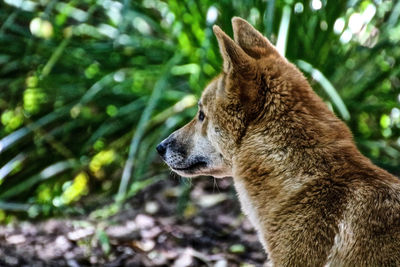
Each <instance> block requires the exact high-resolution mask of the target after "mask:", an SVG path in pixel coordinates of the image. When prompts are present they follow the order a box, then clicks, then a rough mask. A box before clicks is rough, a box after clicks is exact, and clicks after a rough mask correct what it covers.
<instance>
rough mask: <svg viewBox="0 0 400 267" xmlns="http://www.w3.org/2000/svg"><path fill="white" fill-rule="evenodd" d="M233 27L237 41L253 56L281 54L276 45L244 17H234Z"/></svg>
mask: <svg viewBox="0 0 400 267" xmlns="http://www.w3.org/2000/svg"><path fill="white" fill-rule="evenodd" d="M232 27H233V38H234V40H235V42H236V43H237V44H238V45H239V46H240V47H241V48H242V49H243V50H244V51H245V52H246V53H247V54H249V55H250V56H251V57H253V58H261V57H265V56H269V55H271V54H274V55H277V56H279V55H280V54H279V52H278V50H277V49H276V48H275V47H274V45H273V44H272V43H271V42H270V41H269V40H268V39H267V38H266V37H264V36H263V35H262V34H261V33H260V32H259V31H257V30H256V29H254V27H253V26H251V25H250V23H248V22H247V21H245V20H244V19H242V18H239V17H233V18H232Z"/></svg>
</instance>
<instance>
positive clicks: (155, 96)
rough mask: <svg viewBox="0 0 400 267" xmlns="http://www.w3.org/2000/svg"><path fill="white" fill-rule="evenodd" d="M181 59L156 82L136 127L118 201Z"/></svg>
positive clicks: (168, 66)
mask: <svg viewBox="0 0 400 267" xmlns="http://www.w3.org/2000/svg"><path fill="white" fill-rule="evenodd" d="M180 58H181V55H180V54H176V55H175V56H173V57H172V59H170V60H169V62H168V63H167V64H166V65H165V69H164V72H163V73H164V75H162V76H161V78H160V79H159V80H158V81H157V82H156V84H155V86H154V89H153V92H152V94H151V96H150V99H149V103H148V105H147V106H146V108H145V110H144V111H143V114H142V116H141V117H140V120H139V123H138V125H137V127H136V131H135V134H134V135H133V137H132V141H131V144H130V146H129V154H128V159H127V160H126V163H125V166H124V170H123V173H122V178H121V183H120V185H119V189H118V194H117V201H121V200H122V199H123V198H124V197H125V195H126V190H127V188H128V184H129V180H130V179H131V175H132V169H133V161H134V158H135V155H136V152H137V149H138V147H139V142H140V140H141V139H142V137H143V134H144V132H145V129H146V125H147V123H148V121H149V120H150V117H151V114H152V112H153V110H154V108H155V107H156V104H157V102H158V100H159V99H160V97H161V93H162V91H163V89H164V88H165V86H166V83H167V81H168V77H169V74H170V70H171V68H172V66H174V65H175V64H176V63H177V62H178V61H179V60H180Z"/></svg>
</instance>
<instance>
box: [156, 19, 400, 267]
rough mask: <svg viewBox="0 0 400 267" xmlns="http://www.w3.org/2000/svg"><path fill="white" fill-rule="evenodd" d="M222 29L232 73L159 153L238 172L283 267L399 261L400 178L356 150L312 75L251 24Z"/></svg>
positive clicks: (195, 166) (247, 206)
mask: <svg viewBox="0 0 400 267" xmlns="http://www.w3.org/2000/svg"><path fill="white" fill-rule="evenodd" d="M232 26H233V32H234V40H232V39H231V38H230V37H229V36H228V35H227V34H225V33H224V32H223V31H222V30H221V29H220V28H219V27H218V26H214V27H213V31H214V34H215V36H216V38H217V40H218V44H219V48H220V52H221V55H222V59H223V71H222V73H221V74H220V75H219V76H218V77H216V78H215V79H214V80H212V81H211V83H210V84H209V85H208V86H207V87H206V88H205V89H204V91H203V93H202V96H201V99H200V101H199V103H198V109H199V110H198V113H197V115H196V117H195V118H194V119H193V120H192V121H191V122H189V123H188V124H187V125H186V126H184V127H183V128H181V129H179V130H177V131H175V132H174V133H172V134H171V135H170V136H169V137H168V138H167V139H165V140H164V141H162V142H161V143H160V144H159V145H158V146H157V150H158V152H159V154H160V155H161V157H162V158H163V160H164V161H165V162H166V163H167V164H168V165H169V167H170V168H171V169H172V170H173V171H175V172H176V173H178V174H179V175H181V176H185V177H194V176H199V175H210V176H214V177H221V178H222V177H233V181H234V186H235V189H236V191H237V193H238V197H239V200H240V203H241V207H242V211H243V213H244V214H246V215H247V216H248V218H249V220H250V221H251V223H252V224H253V225H254V227H255V229H256V231H257V233H258V237H259V239H260V241H261V243H262V244H263V247H264V249H265V251H266V252H267V253H268V256H269V258H270V260H271V261H272V264H273V265H274V266H301V267H304V266H400V180H399V179H398V178H397V177H395V176H393V175H391V174H389V173H388V172H386V171H385V170H382V169H380V168H379V167H377V166H375V165H373V164H372V163H371V161H370V160H369V159H367V158H366V157H364V156H363V155H362V154H361V153H360V152H359V151H358V149H357V148H356V145H355V144H354V141H353V138H352V134H351V132H350V130H349V129H348V128H347V126H346V125H345V124H344V123H343V122H342V121H341V120H340V119H338V118H337V117H336V116H335V115H334V114H333V112H331V111H330V110H329V109H328V107H327V106H326V105H325V103H324V102H323V101H322V100H321V98H320V97H318V96H317V94H316V93H314V92H313V90H312V88H311V86H310V85H309V83H308V82H307V80H306V78H305V77H304V76H303V74H302V73H301V72H300V71H299V70H298V69H297V68H296V67H295V66H294V65H293V64H291V63H290V62H288V60H287V59H286V58H284V57H283V56H281V55H280V54H279V52H278V51H277V49H276V48H275V47H274V46H273V45H272V44H271V43H270V42H269V40H268V39H267V38H265V37H264V36H263V35H262V34H261V33H260V32H258V31H257V30H256V29H254V28H253V26H251V25H250V24H249V23H248V22H246V21H245V20H243V19H241V18H238V17H234V18H233V19H232Z"/></svg>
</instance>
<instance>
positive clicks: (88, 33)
mask: <svg viewBox="0 0 400 267" xmlns="http://www.w3.org/2000/svg"><path fill="white" fill-rule="evenodd" d="M0 5H1V8H0V21H1V24H0V25H1V26H0V111H1V116H0V123H1V127H0V200H1V202H0V220H1V221H10V220H11V219H12V218H13V217H7V216H11V215H7V214H8V213H7V212H4V211H3V210H11V211H17V212H18V211H21V212H23V213H22V214H28V215H29V216H31V217H35V216H49V215H54V214H57V213H65V212H68V211H71V212H79V211H80V210H79V209H78V207H79V206H80V205H79V200H80V199H81V198H82V197H83V196H87V197H86V198H87V199H90V196H101V197H102V198H103V197H110V196H114V195H115V194H117V192H118V193H119V194H118V196H119V197H118V200H123V199H124V198H126V197H127V196H131V195H132V194H134V193H135V192H137V190H138V188H140V189H142V188H143V186H145V185H148V184H150V183H149V182H143V181H147V179H148V178H150V177H155V176H156V175H157V174H160V173H161V172H163V171H165V166H162V167H161V166H159V165H157V164H155V163H154V162H155V159H156V158H157V156H156V153H155V150H154V147H155V145H156V144H157V143H158V142H159V141H161V140H162V139H163V138H165V137H166V136H167V135H168V134H169V133H170V132H172V130H173V129H175V128H177V127H179V126H181V125H182V124H183V123H185V122H186V121H188V120H189V118H190V117H191V116H192V115H193V114H194V112H195V110H196V108H195V104H196V97H197V96H199V94H200V92H201V91H202V89H203V88H204V86H205V85H206V84H207V82H208V81H209V80H210V79H211V78H212V77H214V76H215V75H217V73H218V72H219V71H220V56H219V52H218V46H217V42H216V40H215V38H214V36H213V33H212V25H213V24H214V23H216V24H219V25H220V26H221V28H223V29H224V30H226V32H227V33H228V34H232V30H231V22H230V21H231V18H232V16H241V17H243V18H245V19H247V20H248V21H250V22H251V23H252V24H253V25H255V26H256V28H257V29H260V30H261V31H262V32H264V33H265V34H266V35H267V36H268V37H269V38H270V39H271V40H272V41H273V42H274V43H276V42H277V44H278V48H279V49H280V51H282V52H284V51H285V53H286V56H287V57H288V58H289V60H291V61H292V62H295V63H296V64H298V66H299V67H300V68H301V69H302V70H303V71H304V72H305V74H306V75H309V77H310V81H311V83H312V85H313V87H314V88H315V90H316V91H317V92H318V93H319V94H320V95H321V96H322V97H323V98H324V99H325V100H326V102H327V103H328V104H329V105H331V106H332V108H333V109H334V111H335V112H337V114H338V116H341V117H342V118H343V119H346V120H347V122H348V125H349V126H350V127H351V129H352V131H353V133H354V137H355V139H356V142H357V144H358V145H359V147H360V149H361V150H362V152H363V153H364V154H365V155H367V156H368V157H370V158H371V159H372V160H373V161H375V162H376V163H377V164H378V165H381V166H383V167H385V168H387V169H388V170H390V171H392V172H393V173H395V174H397V175H399V174H400V165H399V161H400V148H399V147H400V138H399V136H400V107H399V101H400V99H399V98H400V96H399V93H400V89H399V88H400V80H399V73H400V65H399V64H398V62H399V60H400V46H399V45H398V43H399V41H400V24H399V14H400V4H399V3H397V2H395V1H387V0H379V1H375V2H373V1H369V0H364V1H350V0H349V1H322V2H321V1H319V0H313V1H283V0H282V1H275V0H268V1H266V2H265V1H261V0H252V1H225V0H224V1H218V2H215V1H208V0H202V1H199V0H187V1H177V0H171V1H160V0H143V1H127V0H125V1H122V2H118V1H112V0H98V1H92V0H85V1H76V0H62V1H55V0H44V1H11V0H5V1H2V2H1V3H0ZM371 14H372V15H371ZM335 25H336V26H335ZM334 26H335V27H334ZM121 178H122V179H121ZM155 180H157V179H150V180H149V181H155ZM95 199H98V198H95ZM93 202H94V203H96V201H93ZM70 207H71V208H70ZM103 241H104V242H103V243H104V244H105V247H104V249H107V248H106V244H107V240H106V239H104V240H103Z"/></svg>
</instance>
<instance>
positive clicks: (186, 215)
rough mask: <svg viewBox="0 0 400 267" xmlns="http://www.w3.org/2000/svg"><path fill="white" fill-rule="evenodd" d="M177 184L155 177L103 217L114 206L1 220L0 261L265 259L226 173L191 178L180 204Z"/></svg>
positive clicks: (227, 262) (242, 262)
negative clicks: (78, 214)
mask: <svg viewBox="0 0 400 267" xmlns="http://www.w3.org/2000/svg"><path fill="white" fill-rule="evenodd" d="M187 182H188V181H186V183H187ZM181 183H182V181H181V180H180V179H177V178H166V179H165V180H161V181H159V182H156V183H155V184H153V185H151V186H149V187H147V188H146V189H144V190H142V191H141V192H140V193H138V194H136V196H135V197H133V198H132V199H130V200H129V201H128V202H127V204H126V205H125V206H124V208H123V209H122V211H120V212H118V213H117V214H115V215H113V216H111V217H107V218H106V219H100V217H99V216H98V214H101V212H103V213H105V212H107V210H110V209H111V210H112V206H110V207H106V208H104V209H103V210H102V211H100V213H99V211H97V213H96V212H94V213H92V214H91V215H90V216H84V217H76V218H59V219H51V220H46V221H41V222H35V223H32V222H27V221H26V222H19V223H18V224H15V225H9V226H0V266H71V267H76V266H109V267H111V266H173V267H184V266H215V267H224V266H229V267H230V266H263V265H264V264H266V263H267V256H266V254H265V253H264V252H263V250H262V247H261V244H260V243H259V242H258V239H257V236H256V234H255V232H254V229H253V228H252V226H251V225H250V223H249V221H248V220H247V219H246V218H245V217H244V216H243V215H242V214H241V212H240V206H239V203H238V201H237V199H236V196H235V192H234V190H233V188H232V185H231V183H232V181H231V180H230V179H219V180H215V181H213V180H212V179H210V178H208V179H207V178H197V179H194V180H192V182H191V183H192V185H191V190H190V191H188V192H190V193H188V195H187V197H188V198H189V199H190V201H189V202H188V203H189V205H186V206H185V207H184V208H180V207H182V203H184V202H185V201H184V199H183V198H182V188H183V187H182V186H181ZM179 209H181V210H182V212H181V216H179V215H178V214H179V212H178V210H179ZM96 214H97V215H96Z"/></svg>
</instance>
